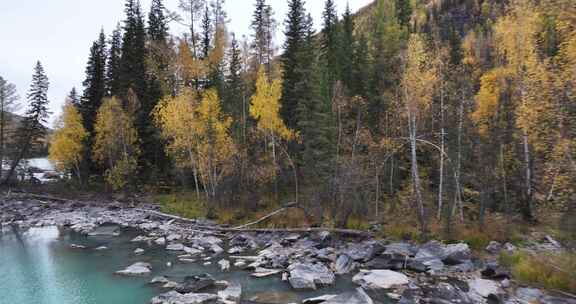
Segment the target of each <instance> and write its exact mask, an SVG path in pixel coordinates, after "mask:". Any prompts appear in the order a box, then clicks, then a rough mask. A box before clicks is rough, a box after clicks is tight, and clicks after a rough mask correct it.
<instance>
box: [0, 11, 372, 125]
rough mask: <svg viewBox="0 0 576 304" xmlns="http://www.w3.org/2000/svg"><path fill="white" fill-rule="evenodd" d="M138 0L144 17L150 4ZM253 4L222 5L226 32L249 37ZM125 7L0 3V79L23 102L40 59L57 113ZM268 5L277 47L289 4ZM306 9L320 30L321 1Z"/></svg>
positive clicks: (176, 31) (178, 29)
mask: <svg viewBox="0 0 576 304" xmlns="http://www.w3.org/2000/svg"><path fill="white" fill-rule="evenodd" d="M140 1H141V4H142V8H143V10H144V12H145V16H147V12H148V10H149V7H150V2H151V0H140ZM254 2H255V1H254V0H227V1H226V10H227V13H228V17H229V19H230V23H229V27H228V29H229V31H230V32H235V33H236V35H237V37H241V36H242V35H247V36H249V35H250V31H249V24H250V21H251V18H252V12H253V9H254ZM347 2H348V3H349V4H350V7H351V9H352V11H356V10H358V9H359V8H361V7H363V6H365V5H367V4H368V3H370V2H372V0H335V3H336V5H337V7H338V11H339V12H340V14H342V13H343V12H344V9H345V8H346V3H347ZM124 3H125V1H124V0H0V76H2V77H4V78H5V79H6V80H8V81H9V82H11V83H14V84H15V85H16V87H17V89H18V92H19V95H20V96H21V101H22V102H23V101H25V96H26V93H27V91H28V88H29V85H30V81H31V79H32V72H33V67H34V65H35V63H36V61H37V60H40V61H41V62H42V64H43V66H44V69H45V70H46V73H47V74H48V78H49V79H50V90H49V94H48V96H49V98H50V109H51V111H52V112H53V113H54V114H55V115H57V114H59V113H60V108H61V106H62V104H63V103H64V99H65V97H66V95H67V94H68V92H70V90H71V89H72V87H74V86H75V87H76V89H77V90H78V91H79V92H80V93H81V92H82V81H83V80H84V69H85V67H86V61H87V58H88V53H89V50H90V46H91V45H92V42H93V41H94V40H95V39H96V38H97V37H98V34H99V32H100V29H101V28H104V31H105V33H106V34H107V35H109V34H110V33H111V31H112V30H113V29H114V28H115V26H116V23H117V22H120V21H122V20H123V19H124ZM268 3H269V4H271V5H272V7H273V8H274V11H275V13H276V15H275V17H276V20H277V21H278V22H279V27H278V39H277V40H278V41H277V45H281V42H282V39H283V37H282V36H283V35H282V34H281V32H283V31H284V25H283V21H284V19H285V16H286V13H287V10H288V4H287V0H268ZM164 4H165V6H166V7H167V8H168V9H169V10H172V11H174V10H177V5H178V0H164ZM306 8H307V10H308V12H310V13H312V15H313V17H314V23H315V26H316V28H319V26H320V25H321V22H322V21H321V16H322V10H323V8H324V0H307V1H306ZM170 29H171V32H172V34H174V35H180V34H182V33H184V32H186V28H184V27H182V26H180V25H178V24H175V23H174V24H171V25H170ZM55 115H54V116H55ZM54 116H53V117H52V121H53V120H54Z"/></svg>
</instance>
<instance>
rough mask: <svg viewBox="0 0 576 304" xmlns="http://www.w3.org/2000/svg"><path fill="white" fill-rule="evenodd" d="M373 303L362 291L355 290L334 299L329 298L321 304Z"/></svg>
mask: <svg viewBox="0 0 576 304" xmlns="http://www.w3.org/2000/svg"><path fill="white" fill-rule="evenodd" d="M373 303H374V301H372V299H371V298H370V297H369V296H368V295H367V294H366V292H365V291H364V289H362V288H356V290H354V291H351V292H346V293H343V294H341V295H338V296H336V297H333V298H330V299H329V300H327V301H325V302H323V304H373Z"/></svg>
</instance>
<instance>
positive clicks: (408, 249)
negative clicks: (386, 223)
mask: <svg viewBox="0 0 576 304" xmlns="http://www.w3.org/2000/svg"><path fill="white" fill-rule="evenodd" d="M385 248H386V251H385V252H386V253H390V254H400V255H407V256H413V255H415V254H416V252H418V249H417V248H416V247H415V246H414V245H412V244H410V243H404V242H400V243H392V244H388V245H386V246H385Z"/></svg>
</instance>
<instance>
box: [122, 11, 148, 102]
mask: <svg viewBox="0 0 576 304" xmlns="http://www.w3.org/2000/svg"><path fill="white" fill-rule="evenodd" d="M125 6H126V9H125V12H126V20H125V21H124V36H123V38H122V57H121V58H120V63H119V68H120V73H119V77H118V78H119V91H120V93H119V95H120V96H125V95H126V94H127V93H128V89H130V88H132V89H133V90H134V91H135V92H136V94H137V95H138V98H139V99H141V100H142V101H145V100H144V99H143V98H142V97H144V96H145V93H146V64H145V59H146V30H145V28H144V20H143V17H142V13H141V8H140V2H138V1H137V0H127V1H126V5H125Z"/></svg>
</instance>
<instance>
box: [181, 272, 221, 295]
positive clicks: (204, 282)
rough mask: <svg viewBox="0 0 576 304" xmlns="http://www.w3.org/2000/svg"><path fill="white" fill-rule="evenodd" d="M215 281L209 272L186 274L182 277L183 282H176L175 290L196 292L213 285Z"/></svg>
mask: <svg viewBox="0 0 576 304" xmlns="http://www.w3.org/2000/svg"><path fill="white" fill-rule="evenodd" d="M215 282H216V281H215V280H214V278H212V276H210V275H209V274H203V275H196V276H188V277H186V278H184V282H183V283H181V284H178V286H177V287H176V291H177V292H179V293H192V292H198V291H202V290H205V289H207V288H210V287H213V286H214V284H215Z"/></svg>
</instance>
